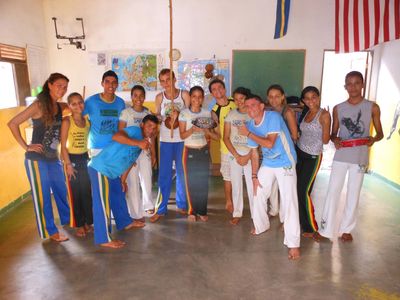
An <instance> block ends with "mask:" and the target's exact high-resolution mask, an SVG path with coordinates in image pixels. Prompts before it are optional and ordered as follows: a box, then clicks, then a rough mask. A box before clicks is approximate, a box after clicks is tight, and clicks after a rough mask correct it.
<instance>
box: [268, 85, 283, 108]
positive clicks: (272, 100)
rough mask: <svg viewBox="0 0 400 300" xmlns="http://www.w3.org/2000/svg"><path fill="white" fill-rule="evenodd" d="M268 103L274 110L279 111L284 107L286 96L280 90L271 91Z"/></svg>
mask: <svg viewBox="0 0 400 300" xmlns="http://www.w3.org/2000/svg"><path fill="white" fill-rule="evenodd" d="M267 98H268V103H269V104H270V105H271V106H272V107H273V108H274V109H279V108H281V107H282V106H283V102H284V100H285V95H284V94H282V92H281V91H280V90H276V89H271V90H270V91H269V92H268V95H267Z"/></svg>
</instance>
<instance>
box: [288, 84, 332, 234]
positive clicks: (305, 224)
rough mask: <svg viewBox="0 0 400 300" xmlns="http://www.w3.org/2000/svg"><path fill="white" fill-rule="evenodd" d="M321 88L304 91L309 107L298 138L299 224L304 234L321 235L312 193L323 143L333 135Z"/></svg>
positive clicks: (307, 88) (304, 97)
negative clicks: (321, 97) (322, 99)
mask: <svg viewBox="0 0 400 300" xmlns="http://www.w3.org/2000/svg"><path fill="white" fill-rule="evenodd" d="M319 95H320V94H319V90H318V89H317V88H316V87H314V86H308V87H306V88H304V89H303V91H302V92H301V99H302V101H303V102H304V104H305V105H306V106H307V108H308V112H307V114H306V115H305V116H304V119H303V120H302V122H301V123H300V132H301V135H300V138H299V140H298V141H297V147H296V151H297V165H296V171H297V194H298V200H299V215H300V225H301V228H302V230H303V236H304V237H314V239H315V240H316V241H318V240H319V237H318V235H319V234H318V224H317V222H316V220H315V216H314V206H313V202H312V199H311V192H312V188H313V185H314V181H315V178H316V176H317V173H318V170H319V167H320V165H321V160H322V148H323V144H327V143H328V142H329V138H330V128H331V116H330V114H329V112H328V111H326V110H324V109H322V108H321V107H320V105H321V100H320V97H319Z"/></svg>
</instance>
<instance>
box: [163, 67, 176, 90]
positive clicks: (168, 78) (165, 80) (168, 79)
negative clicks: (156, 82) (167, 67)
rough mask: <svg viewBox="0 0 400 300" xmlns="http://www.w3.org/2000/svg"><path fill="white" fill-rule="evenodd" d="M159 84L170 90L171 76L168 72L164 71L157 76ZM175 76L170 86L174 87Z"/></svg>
mask: <svg viewBox="0 0 400 300" xmlns="http://www.w3.org/2000/svg"><path fill="white" fill-rule="evenodd" d="M159 79H160V85H161V87H162V88H163V89H164V90H166V91H171V76H170V73H169V72H168V73H165V74H162V75H160V76H159ZM175 83H176V78H173V79H172V86H173V87H175Z"/></svg>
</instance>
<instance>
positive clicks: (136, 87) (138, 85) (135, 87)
mask: <svg viewBox="0 0 400 300" xmlns="http://www.w3.org/2000/svg"><path fill="white" fill-rule="evenodd" d="M135 90H139V91H141V92H142V93H143V95H144V96H145V97H146V90H145V89H144V87H143V86H142V85H140V84H137V85H134V86H133V88H132V89H131V96H132V95H133V91H135Z"/></svg>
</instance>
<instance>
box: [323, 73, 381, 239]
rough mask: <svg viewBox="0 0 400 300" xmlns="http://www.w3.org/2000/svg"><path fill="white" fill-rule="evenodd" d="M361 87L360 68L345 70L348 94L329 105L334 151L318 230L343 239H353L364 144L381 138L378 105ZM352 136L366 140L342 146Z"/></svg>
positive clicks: (365, 157) (364, 160)
mask: <svg viewBox="0 0 400 300" xmlns="http://www.w3.org/2000/svg"><path fill="white" fill-rule="evenodd" d="M363 87H364V79H363V76H362V74H361V73H360V72H356V71H352V72H350V73H348V74H347V75H346V79H345V88H346V90H347V93H348V94H349V98H348V99H347V100H346V101H345V102H342V103H340V104H338V105H336V106H335V107H334V108H333V118H332V119H333V125H332V133H331V141H332V142H333V143H334V144H335V148H336V153H335V156H334V158H333V163H332V171H331V176H330V180H329V186H328V193H327V196H326V199H325V205H324V209H323V213H322V218H321V229H320V230H319V233H320V234H321V235H322V236H324V237H326V238H329V239H334V238H336V237H337V236H340V238H341V240H342V241H344V242H346V241H352V240H353V237H352V235H351V231H352V230H353V229H354V227H355V225H356V210H357V206H358V201H359V197H360V191H361V186H362V182H363V179H364V173H365V171H366V169H367V166H368V147H371V146H372V145H373V144H374V143H375V142H377V141H380V140H381V139H382V138H383V132H382V125H381V121H380V115H381V113H380V109H379V106H378V105H377V104H376V103H373V102H371V101H368V100H366V99H364V98H363V96H362V89H363ZM371 122H372V124H373V125H374V128H375V131H376V134H375V136H374V137H372V136H369V133H370V125H371ZM355 138H368V142H367V144H366V145H362V146H353V147H344V145H343V142H344V141H345V140H349V139H355ZM347 173H348V174H349V175H348V183H347V194H346V204H345V208H344V212H343V216H342V217H341V218H340V219H339V218H338V216H336V213H337V209H338V203H339V202H340V201H339V199H338V195H339V197H340V193H341V191H342V188H343V184H344V180H345V178H346V174H347ZM336 221H338V222H339V224H337V223H336Z"/></svg>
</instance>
